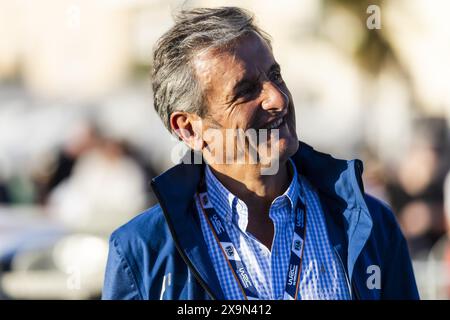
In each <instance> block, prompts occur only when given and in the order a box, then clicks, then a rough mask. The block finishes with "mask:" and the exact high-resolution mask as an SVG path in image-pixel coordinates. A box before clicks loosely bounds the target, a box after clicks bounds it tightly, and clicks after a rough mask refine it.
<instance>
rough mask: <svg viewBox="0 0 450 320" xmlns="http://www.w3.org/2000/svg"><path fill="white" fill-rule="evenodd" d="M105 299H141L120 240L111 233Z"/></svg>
mask: <svg viewBox="0 0 450 320" xmlns="http://www.w3.org/2000/svg"><path fill="white" fill-rule="evenodd" d="M102 299H103V300H140V299H141V297H140V294H139V290H138V289H137V286H136V281H135V278H134V275H133V273H132V270H131V268H130V266H129V264H128V263H127V261H126V259H125V256H124V255H123V251H122V250H121V247H120V242H119V241H118V239H117V238H116V237H115V235H114V233H113V234H112V235H111V238H110V241H109V254H108V262H107V264H106V271H105V280H104V284H103V291H102Z"/></svg>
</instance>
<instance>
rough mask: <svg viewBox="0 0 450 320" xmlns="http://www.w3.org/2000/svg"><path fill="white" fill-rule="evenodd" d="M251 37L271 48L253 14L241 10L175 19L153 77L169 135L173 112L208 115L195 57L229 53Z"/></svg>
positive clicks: (158, 51)
mask: <svg viewBox="0 0 450 320" xmlns="http://www.w3.org/2000/svg"><path fill="white" fill-rule="evenodd" d="M249 33H257V34H258V35H260V36H261V37H262V38H263V40H264V41H265V42H266V43H267V44H268V45H269V47H270V46H271V45H270V37H269V35H268V34H267V33H265V32H264V31H262V30H261V29H259V28H258V26H256V25H255V23H254V17H253V15H252V14H251V13H249V12H248V11H246V10H244V9H241V8H237V7H219V8H196V9H191V10H183V11H181V12H180V13H179V14H178V15H177V16H176V18H175V25H174V26H173V27H172V28H171V29H170V30H169V31H167V32H166V33H165V34H164V35H163V36H162V37H161V38H160V39H159V40H158V42H157V43H156V46H155V49H154V51H153V68H152V73H151V77H152V87H153V99H154V106H155V110H156V112H157V113H158V114H159V116H160V117H161V119H162V121H163V123H164V125H165V126H166V128H167V129H168V130H169V131H172V130H171V127H170V115H171V114H172V113H173V112H174V111H185V112H188V113H194V114H197V115H198V116H200V117H204V116H205V114H206V109H207V108H206V99H205V96H204V93H203V91H202V88H201V87H200V84H199V83H198V81H197V77H196V74H195V69H194V67H193V65H192V60H193V57H194V56H195V55H196V54H197V53H199V52H200V51H203V50H205V49H226V48H228V47H229V46H230V45H232V44H233V43H235V42H236V40H237V39H239V38H240V37H242V36H243V35H247V34H249Z"/></svg>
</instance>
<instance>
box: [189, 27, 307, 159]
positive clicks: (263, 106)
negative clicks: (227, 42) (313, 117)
mask: <svg viewBox="0 0 450 320" xmlns="http://www.w3.org/2000/svg"><path fill="white" fill-rule="evenodd" d="M194 66H195V69H196V72H197V76H198V79H199V81H200V84H201V86H202V88H203V90H204V93H205V97H206V102H207V107H208V111H207V115H206V117H205V118H204V119H203V130H204V132H205V130H206V131H207V130H209V131H210V132H211V130H210V129H213V130H215V131H216V132H217V131H219V132H221V134H222V137H226V134H227V133H226V131H228V132H230V131H238V130H239V129H241V130H242V131H244V132H245V131H247V130H248V129H255V130H256V132H257V133H258V134H260V133H266V134H267V139H261V136H259V141H258V142H255V141H251V139H250V140H249V139H248V138H247V139H246V148H245V149H244V150H245V154H246V158H245V159H246V161H248V160H249V158H248V157H249V155H248V153H249V152H248V150H249V149H248V148H249V147H250V148H254V149H256V150H257V153H258V156H259V157H260V162H263V160H262V159H263V158H266V159H265V160H264V162H265V163H267V160H268V159H267V158H272V159H270V160H269V161H274V160H275V161H281V162H283V161H286V160H287V159H288V157H290V156H291V155H293V154H294V153H295V152H296V151H297V148H298V139H297V134H296V128H295V112H294V105H293V103H292V98H291V94H290V92H289V90H288V89H287V87H286V84H285V83H284V81H283V79H282V77H281V71H280V66H279V65H278V63H277V62H276V61H275V59H274V57H273V54H272V51H271V49H270V47H269V46H268V45H267V44H266V42H265V41H264V40H263V39H262V38H261V37H260V36H259V35H257V34H256V33H254V34H250V35H246V36H244V37H243V38H241V39H239V40H238V42H237V43H236V44H235V45H234V46H233V48H232V49H230V50H222V51H220V52H217V51H213V50H209V51H205V52H202V53H201V54H199V55H198V56H197V57H196V58H195V60H194ZM230 129H231V130H230ZM242 131H241V132H242ZM250 131H252V130H250ZM253 132H255V131H253ZM277 135H278V137H277ZM264 136H265V135H263V136H262V137H264ZM204 137H205V138H204V140H205V142H206V144H207V145H208V148H207V150H208V151H207V152H210V151H211V150H215V151H216V152H217V150H222V153H223V155H224V156H225V155H226V154H227V153H226V150H225V149H226V148H228V150H229V148H234V149H235V150H236V152H237V149H236V144H237V141H238V140H237V139H234V142H235V145H234V146H230V144H229V143H228V142H227V143H224V142H225V140H226V139H225V138H224V139H217V137H216V136H215V137H214V138H211V135H207V134H206V135H204ZM227 141H229V140H227ZM264 150H265V151H264ZM267 150H269V152H267ZM273 150H275V151H276V152H275V153H274V152H273ZM277 154H278V155H277ZM208 156H210V155H208ZM209 158H210V159H211V157H209ZM228 158H229V157H228ZM228 158H225V159H227V160H230V159H228ZM273 158H276V159H273ZM207 160H208V158H207ZM208 161H209V160H208Z"/></svg>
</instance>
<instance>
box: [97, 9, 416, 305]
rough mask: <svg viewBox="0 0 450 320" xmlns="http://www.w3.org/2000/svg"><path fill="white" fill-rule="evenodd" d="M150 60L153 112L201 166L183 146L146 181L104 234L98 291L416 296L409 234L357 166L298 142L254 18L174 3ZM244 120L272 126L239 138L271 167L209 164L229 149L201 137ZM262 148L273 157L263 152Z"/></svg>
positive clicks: (123, 294) (184, 295)
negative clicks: (129, 214)
mask: <svg viewBox="0 0 450 320" xmlns="http://www.w3.org/2000/svg"><path fill="white" fill-rule="evenodd" d="M153 63H154V66H153V73H152V75H153V78H152V81H153V90H154V92H153V94H154V104H155V109H156V110H157V112H158V114H159V116H160V117H161V119H162V120H163V123H164V124H165V126H166V127H167V128H168V129H169V130H170V132H172V133H175V134H176V135H177V136H178V138H179V139H181V140H182V141H183V142H184V143H185V144H186V145H188V146H189V147H190V149H191V150H193V151H197V152H199V153H201V156H202V157H203V159H204V160H205V161H206V163H207V165H203V164H192V163H191V162H189V161H188V160H191V161H192V159H191V158H192V156H195V154H191V153H190V152H188V154H187V158H185V160H186V161H185V163H182V164H179V165H177V166H175V167H173V168H171V169H169V170H168V171H166V172H165V173H163V174H162V175H160V176H158V177H157V178H155V179H154V180H153V188H154V190H155V194H156V195H157V197H158V200H159V204H158V205H156V206H154V207H152V208H151V209H149V210H147V211H146V212H144V213H143V214H141V215H139V216H138V217H137V218H135V219H133V220H131V221H130V222H128V223H127V224H126V225H124V226H122V227H121V228H119V229H118V230H116V231H115V232H114V233H113V234H112V236H111V238H110V249H109V257H108V264H107V270H106V275H105V282H104V288H103V298H104V299H211V298H212V299H214V298H216V299H288V300H292V299H343V300H345V299H417V298H418V292H417V288H416V284H415V279H414V275H413V271H412V266H411V261H410V258H409V254H408V249H407V246H406V241H405V239H404V237H403V235H402V233H401V231H400V229H399V227H398V225H397V223H396V221H395V218H394V216H393V214H392V212H391V211H390V210H389V209H388V208H387V207H386V206H385V205H384V204H382V203H381V202H380V201H378V200H376V199H375V198H373V197H371V196H369V195H367V194H365V193H364V189H363V186H362V179H361V174H362V164H361V163H360V162H359V161H357V160H353V161H344V160H338V159H334V158H332V157H331V156H329V155H326V154H323V153H320V152H317V151H315V150H314V149H313V148H312V147H310V146H308V145H306V144H304V143H302V142H299V141H298V139H297V134H296V127H295V115H294V105H293V102H292V96H291V94H290V92H289V90H288V88H287V85H286V84H285V83H284V80H283V78H282V76H281V72H280V66H279V65H278V64H277V63H276V61H275V59H274V57H273V53H272V47H271V44H270V40H269V38H268V36H267V34H266V33H265V32H263V31H262V30H260V29H259V28H258V27H257V26H256V25H255V24H254V23H253V18H252V16H251V14H249V13H248V12H246V11H244V10H242V9H239V8H236V7H224V8H214V9H211V8H200V9H193V10H188V11H183V12H182V13H181V14H180V16H179V17H178V18H177V20H176V24H175V26H174V27H172V28H171V29H170V30H169V31H168V32H167V33H165V34H164V35H163V36H162V37H161V38H160V40H159V42H158V43H157V46H156V48H155V52H154V61H153ZM249 128H251V129H257V130H260V129H266V130H269V132H270V138H269V140H268V142H267V141H266V142H265V143H262V142H261V141H260V142H258V143H257V144H253V141H250V139H248V140H246V141H245V142H246V143H247V144H248V145H250V146H251V147H253V148H254V149H255V150H257V152H258V156H260V157H261V158H263V159H266V158H267V157H268V158H270V159H271V160H275V161H277V163H279V170H276V172H274V173H273V174H271V175H264V174H262V173H261V169H262V168H263V165H262V160H261V158H260V159H259V160H258V161H257V162H256V163H253V164H252V163H248V159H249V157H250V156H251V155H250V154H249V153H250V151H244V155H245V157H246V158H245V159H246V160H247V162H244V163H236V162H233V161H232V162H231V163H227V164H223V163H217V162H216V161H215V158H214V157H215V152H214V151H216V152H218V150H221V151H224V154H225V150H224V149H225V146H224V144H223V143H222V142H221V141H219V140H220V139H218V140H215V139H208V137H206V135H205V136H204V135H203V134H204V132H207V130H208V129H216V130H219V132H220V133H221V134H224V133H225V131H226V130H229V129H243V130H247V129H249ZM272 130H273V131H272ZM216 132H217V131H216ZM276 133H279V134H280V138H279V139H276V138H274V135H275V134H276ZM223 136H224V135H222V137H223ZM227 143H228V142H227ZM268 145H270V146H271V147H274V148H275V149H276V151H277V152H279V155H278V157H277V156H276V155H275V154H274V153H271V154H270V156H269V155H267V154H266V155H265V156H264V155H263V154H262V152H261V150H262V149H263V148H264V147H266V148H267V147H268ZM228 147H229V146H228ZM233 147H235V146H234V145H233ZM264 157H266V158H264ZM188 158H189V159H188ZM227 160H229V159H227ZM232 160H235V158H233V159H232ZM306 229H308V232H307V233H306V235H308V236H306V237H305V231H306ZM288 271H289V272H288Z"/></svg>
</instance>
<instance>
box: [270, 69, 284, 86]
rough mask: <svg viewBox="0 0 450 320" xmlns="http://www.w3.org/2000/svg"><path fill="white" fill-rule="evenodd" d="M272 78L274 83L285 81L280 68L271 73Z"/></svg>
mask: <svg viewBox="0 0 450 320" xmlns="http://www.w3.org/2000/svg"><path fill="white" fill-rule="evenodd" d="M270 80H272V81H273V82H274V83H279V84H281V83H283V77H282V76H281V72H280V70H275V71H273V72H272V73H271V74H270Z"/></svg>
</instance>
